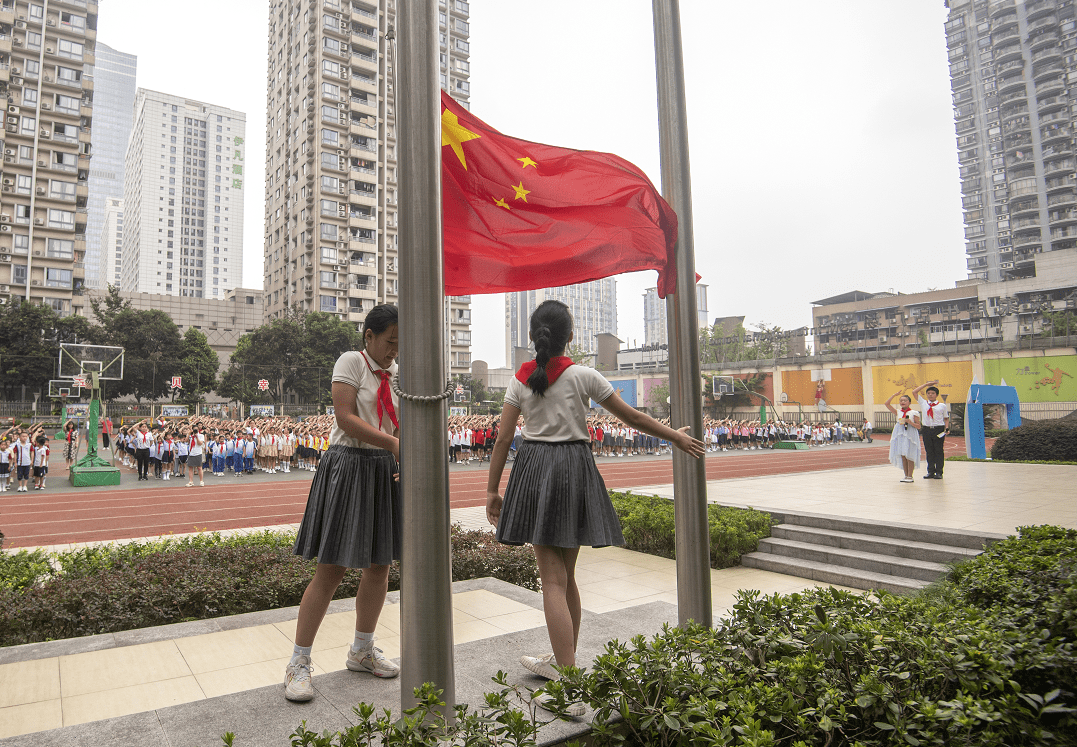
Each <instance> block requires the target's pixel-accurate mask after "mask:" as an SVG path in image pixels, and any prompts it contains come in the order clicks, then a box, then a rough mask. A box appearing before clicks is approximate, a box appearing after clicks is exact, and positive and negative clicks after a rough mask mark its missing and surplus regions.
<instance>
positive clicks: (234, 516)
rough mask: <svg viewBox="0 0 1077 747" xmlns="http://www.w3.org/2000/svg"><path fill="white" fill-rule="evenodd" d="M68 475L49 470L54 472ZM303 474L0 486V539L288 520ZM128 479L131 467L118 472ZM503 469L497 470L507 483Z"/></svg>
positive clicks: (856, 455) (766, 462)
mask: <svg viewBox="0 0 1077 747" xmlns="http://www.w3.org/2000/svg"><path fill="white" fill-rule="evenodd" d="M885 438H886V437H885V435H883V436H882V438H877V439H876V441H877V442H878V445H876V446H874V447H868V448H864V447H859V446H857V447H841V446H839V447H827V448H822V449H813V450H812V451H809V452H804V451H765V452H759V451H754V452H744V453H724V454H721V455H716V454H710V455H708V456H709V458H708V459H707V479H708V480H723V479H733V478H738V477H754V476H760V475H776V474H790V473H796V472H814V471H818V470H827V469H839V468H850V467H867V466H875V465H880V464H886V462H887V448H886V441H885ZM946 451H947V452H948V453H955V454H956V453H962V452H963V451H964V445H963V443H962V441H961V440H960V439H948V440H947V449H946ZM599 470H600V471H601V473H602V477H603V479H604V480H605V481H606V485H607V486H608V487H609V488H625V487H634V486H646V485H667V484H670V483H672V482H673V463H672V460H671V459H670V458H669V457H668V456H666V457H658V458H655V457H646V458H635V459H634V458H632V457H625V458H623V459H619V458H603V459H600V460H599ZM64 477H66V475H63V476H62V474H56V475H54V476H53V477H52V478H51V479H53V480H56V479H57V478H60V479H61V480H63V478H64ZM310 477H312V476H311V475H308V474H306V473H302V472H300V473H296V477H295V478H294V479H293V478H284V477H283V476H278V478H269V477H267V478H265V479H259V480H258V481H257V482H248V483H236V482H233V480H232V478H230V477H229V478H207V481H208V482H207V485H206V487H205V488H197V487H195V488H185V487H183V483H182V482H180V481H177V482H176V483H175V484H174V486H170V485H164V484H163V483H157V482H154V483H151V484H153V485H154V487H152V488H151V487H150V486H149V485H147V486H146V487H145V488H141V487H140V488H131V487H128V488H119V489H115V488H114V489H104V488H98V489H93V490H84V491H66V492H62V493H52V492H49V491H45V492H36V491H33V490H31V491H30V492H28V493H15V492H7V493H2V494H0V530H2V531H3V532H4V534H5V535H6V536H5V538H4V546H5V547H8V548H12V547H34V546H39V545H60V544H68V543H74V542H98V541H103V540H116V539H129V538H132V537H152V536H157V535H165V534H170V533H174V534H183V533H187V532H195V531H204V530H209V531H213V530H223V529H239V528H247V527H262V526H274V525H278V524H294V523H297V522H299V520H300V519H301V518H302V516H303V509H304V508H305V506H306V501H307V492H308V490H309V486H310V482H309V480H310ZM125 479H127V480H129V479H131V475H129V474H126V473H125ZM486 479H487V473H486V471H485V470H461V471H458V472H453V473H452V474H451V475H450V478H449V489H450V506H451V507H452V508H466V507H470V506H481V505H483V504H484V503H485V501H486ZM507 479H508V478H507V472H506V477H505V478H503V479H502V483H501V486H502V488H504V485H505V482H506V480H507Z"/></svg>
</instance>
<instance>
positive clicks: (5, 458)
mask: <svg viewBox="0 0 1077 747" xmlns="http://www.w3.org/2000/svg"><path fill="white" fill-rule="evenodd" d="M12 461H13V458H12V453H11V441H9V440H8V438H7V436H4V437H3V438H0V493H6V492H7V481H8V479H9V478H10V477H11V464H12Z"/></svg>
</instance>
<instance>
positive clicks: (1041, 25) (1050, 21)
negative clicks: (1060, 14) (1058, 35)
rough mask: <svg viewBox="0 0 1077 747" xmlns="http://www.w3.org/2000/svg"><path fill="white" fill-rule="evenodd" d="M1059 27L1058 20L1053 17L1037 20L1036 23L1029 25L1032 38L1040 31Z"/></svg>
mask: <svg viewBox="0 0 1077 747" xmlns="http://www.w3.org/2000/svg"><path fill="white" fill-rule="evenodd" d="M1057 25H1058V18H1057V17H1055V16H1053V15H1049V16H1044V17H1042V18H1037V19H1036V20H1035V21H1032V22H1031V23H1029V24H1028V33H1029V37H1031V36H1032V34H1034V33H1035V32H1037V31H1039V30H1040V29H1046V28H1053V27H1055V26H1057Z"/></svg>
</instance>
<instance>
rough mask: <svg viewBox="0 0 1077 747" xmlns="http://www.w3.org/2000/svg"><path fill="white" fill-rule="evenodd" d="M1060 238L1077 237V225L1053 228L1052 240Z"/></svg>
mask: <svg viewBox="0 0 1077 747" xmlns="http://www.w3.org/2000/svg"><path fill="white" fill-rule="evenodd" d="M1060 239H1077V227H1073V228H1061V229H1055V230H1052V231H1051V241H1059V240H1060Z"/></svg>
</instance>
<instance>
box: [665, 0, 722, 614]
mask: <svg viewBox="0 0 1077 747" xmlns="http://www.w3.org/2000/svg"><path fill="white" fill-rule="evenodd" d="M652 8H653V10H654V56H655V68H656V70H657V75H658V131H659V141H660V144H661V149H662V193H663V196H664V197H665V198H666V201H667V202H669V204H670V205H671V206H672V207H673V209H674V211H676V213H677V219H678V225H679V232H678V237H677V250H676V256H677V291H676V293H672V294H670V295H668V296H667V297H666V325H667V330H668V333H669V394H670V401H671V407H670V419H671V423H672V425H673V427H674V428H680V427H683V426H686V425H687V426H691V429H690V433H691V434H692V435H693V436H695V437H696V438H702V434H703V390H702V387H701V385H700V371H699V322H698V321H697V316H698V312H697V310H696V258H695V239H694V236H693V228H692V174H691V170H690V168H689V159H688V112H687V108H686V107H685V101H684V63H683V61H682V59H681V14H680V2H679V0H654V2H653V5H652ZM673 494H674V496H675V501H674V504H675V505H674V518H675V521H676V526H677V610H678V618H679V621H680V624H681V625H684V624H685V623H687V622H688V621H689V620H695V621H696V622H698V623H701V624H703V625H706V626H708V627H710V625H711V623H712V612H711V575H710V531H709V529H708V526H707V470H706V462H705V457H703V458H700V459H693V458H692V457H690V456H688V455H686V454H684V453H682V452H679V451H674V452H673Z"/></svg>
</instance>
